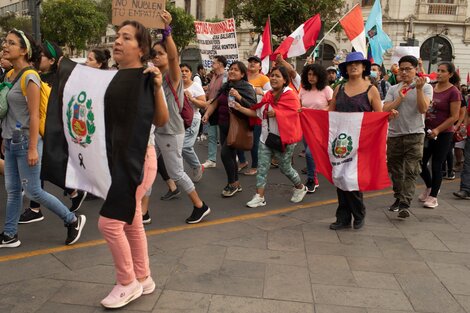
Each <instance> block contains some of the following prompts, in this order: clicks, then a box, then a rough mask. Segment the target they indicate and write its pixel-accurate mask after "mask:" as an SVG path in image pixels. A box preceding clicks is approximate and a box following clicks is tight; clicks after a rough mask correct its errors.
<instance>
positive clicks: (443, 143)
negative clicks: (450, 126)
mask: <svg viewBox="0 0 470 313" xmlns="http://www.w3.org/2000/svg"><path fill="white" fill-rule="evenodd" d="M452 136H453V133H451V132H447V133H440V134H439V135H438V136H437V139H436V140H434V139H427V138H426V139H425V140H427V144H425V145H424V150H423V162H422V169H421V174H420V175H421V178H422V179H423V180H424V183H425V184H426V187H427V188H431V193H430V194H429V195H430V196H431V197H437V194H438V193H439V189H440V188H441V183H442V163H444V160H445V159H446V157H447V152H448V151H449V149H450V145H451V143H452ZM431 157H432V164H431V172H430V171H429V169H428V163H429V159H431Z"/></svg>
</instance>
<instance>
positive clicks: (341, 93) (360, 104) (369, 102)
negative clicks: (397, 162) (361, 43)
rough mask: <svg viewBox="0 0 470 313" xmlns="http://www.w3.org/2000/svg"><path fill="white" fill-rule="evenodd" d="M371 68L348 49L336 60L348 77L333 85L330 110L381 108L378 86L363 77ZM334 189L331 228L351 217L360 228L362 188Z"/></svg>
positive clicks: (339, 226) (348, 223)
mask: <svg viewBox="0 0 470 313" xmlns="http://www.w3.org/2000/svg"><path fill="white" fill-rule="evenodd" d="M370 68H371V63H370V61H369V60H367V59H366V58H364V56H363V55H362V53H361V52H351V53H349V54H348V55H347V57H346V61H345V62H343V63H341V64H339V69H340V71H341V76H343V77H344V78H345V79H347V82H346V83H344V84H341V85H339V86H337V87H336V89H335V91H334V94H333V99H332V100H331V102H330V106H329V110H330V111H337V112H371V111H375V112H381V111H382V102H381V100H380V94H379V91H378V89H377V88H376V87H375V86H373V85H371V83H370V81H368V80H366V76H369V75H370ZM371 149H372V147H371ZM336 191H337V194H338V208H337V209H336V222H334V223H332V224H330V229H333V230H338V229H343V228H351V220H352V218H353V217H354V223H353V226H354V229H360V228H362V226H364V218H365V214H366V208H365V206H364V201H363V196H362V192H361V191H359V190H355V191H346V190H342V189H340V188H336Z"/></svg>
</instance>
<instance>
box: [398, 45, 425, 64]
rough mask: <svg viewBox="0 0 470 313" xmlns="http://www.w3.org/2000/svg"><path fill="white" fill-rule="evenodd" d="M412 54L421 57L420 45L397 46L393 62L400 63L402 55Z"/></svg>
mask: <svg viewBox="0 0 470 313" xmlns="http://www.w3.org/2000/svg"><path fill="white" fill-rule="evenodd" d="M405 55H412V56H414V57H416V58H417V59H419V47H407V46H397V47H395V48H394V49H393V54H392V64H398V61H399V60H400V59H401V57H404V56H405Z"/></svg>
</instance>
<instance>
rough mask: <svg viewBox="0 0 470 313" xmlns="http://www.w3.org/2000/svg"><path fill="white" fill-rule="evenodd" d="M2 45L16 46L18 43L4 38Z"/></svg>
mask: <svg viewBox="0 0 470 313" xmlns="http://www.w3.org/2000/svg"><path fill="white" fill-rule="evenodd" d="M2 45H3V46H17V45H18V43H16V42H14V41H13V40H5V41H3V42H2Z"/></svg>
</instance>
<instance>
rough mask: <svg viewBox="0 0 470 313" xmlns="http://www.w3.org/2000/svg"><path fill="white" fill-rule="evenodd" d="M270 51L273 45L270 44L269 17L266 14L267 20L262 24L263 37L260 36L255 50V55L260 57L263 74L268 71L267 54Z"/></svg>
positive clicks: (268, 54) (271, 51)
mask: <svg viewBox="0 0 470 313" xmlns="http://www.w3.org/2000/svg"><path fill="white" fill-rule="evenodd" d="M272 53H273V47H272V45H271V19H270V18H269V16H268V20H267V21H266V25H265V26H264V31H263V37H261V40H260V41H259V43H258V47H256V52H255V55H256V56H257V57H259V58H260V59H261V66H262V71H263V74H267V73H268V72H269V56H270V55H271V54H272Z"/></svg>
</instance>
